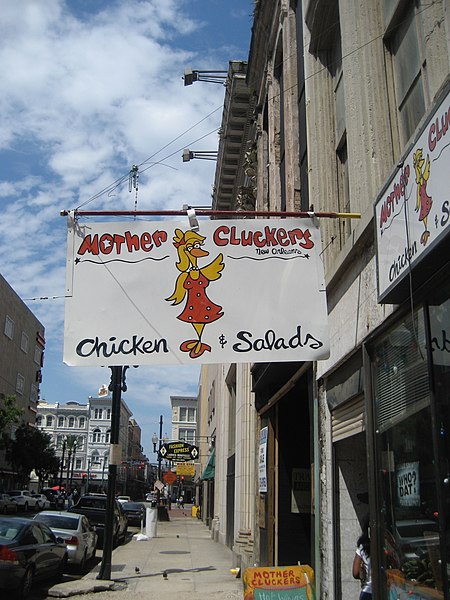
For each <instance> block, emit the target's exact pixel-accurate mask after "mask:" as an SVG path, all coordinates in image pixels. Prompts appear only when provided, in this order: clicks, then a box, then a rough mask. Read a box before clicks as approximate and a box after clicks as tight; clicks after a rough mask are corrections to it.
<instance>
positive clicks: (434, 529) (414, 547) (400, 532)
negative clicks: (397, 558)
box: [396, 519, 439, 560]
mask: <svg viewBox="0 0 450 600" xmlns="http://www.w3.org/2000/svg"><path fill="white" fill-rule="evenodd" d="M396 538H397V540H396V541H397V544H398V546H399V548H400V551H401V553H402V555H403V558H404V559H406V560H417V559H422V558H423V557H424V556H425V555H427V554H428V552H429V550H430V548H437V547H438V546H439V527H438V523H437V521H433V520H431V519H405V520H401V521H397V522H396Z"/></svg>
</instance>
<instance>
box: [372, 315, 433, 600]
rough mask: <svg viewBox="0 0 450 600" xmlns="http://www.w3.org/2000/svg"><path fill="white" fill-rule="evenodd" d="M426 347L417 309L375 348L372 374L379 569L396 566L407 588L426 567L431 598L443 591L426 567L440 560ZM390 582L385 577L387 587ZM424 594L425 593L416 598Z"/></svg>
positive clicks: (425, 579) (421, 317) (430, 568)
mask: <svg viewBox="0 0 450 600" xmlns="http://www.w3.org/2000/svg"><path fill="white" fill-rule="evenodd" d="M426 348H427V343H426V327H425V318H424V310H423V309H422V308H420V309H418V310H417V311H416V312H415V313H414V314H413V315H407V316H406V317H404V319H403V320H402V321H400V322H398V323H397V324H396V325H395V326H394V327H392V328H391V329H390V330H389V331H387V332H386V333H385V334H383V335H382V336H381V337H380V339H379V340H378V341H377V342H376V343H375V345H374V350H373V351H372V374H373V395H374V400H375V419H376V429H377V437H376V440H377V441H376V460H377V464H378V465H379V468H378V470H377V473H379V475H378V478H379V480H378V485H379V491H380V494H381V495H382V497H381V502H382V506H383V507H384V510H382V511H381V512H380V514H379V520H378V522H377V525H379V526H380V534H381V538H380V539H381V540H382V543H383V545H384V547H385V552H383V553H381V558H382V563H383V564H382V567H383V570H384V572H385V573H387V574H390V573H391V571H392V570H395V569H400V568H402V576H403V577H404V578H405V579H406V582H405V583H406V585H407V586H410V585H413V584H414V582H415V580H416V577H417V573H418V572H421V571H420V569H423V568H424V565H426V566H425V569H426V570H425V575H426V577H423V579H421V586H423V587H430V588H433V593H434V591H435V590H436V589H439V590H442V578H441V577H440V575H439V568H437V567H436V568H435V567H434V566H433V565H438V564H440V562H441V557H440V554H439V552H440V547H439V537H438V533H437V520H436V507H437V506H438V502H437V492H438V490H439V483H438V481H437V480H436V470H435V468H434V464H435V457H434V446H433V430H432V416H431V405H430V399H431V390H430V382H429V371H428V364H427V352H426ZM386 540H388V541H389V542H388V544H385V542H386ZM391 540H392V542H391ZM406 565H407V566H406ZM391 581H392V582H393V580H391V578H390V577H389V575H388V581H387V584H388V585H390V583H391ZM396 595H397V594H396ZM420 595H421V596H422V594H420ZM427 596H428V594H426V592H424V594H423V596H422V597H423V598H425V597H427ZM435 597H436V598H443V596H442V595H437V594H436V596H435Z"/></svg>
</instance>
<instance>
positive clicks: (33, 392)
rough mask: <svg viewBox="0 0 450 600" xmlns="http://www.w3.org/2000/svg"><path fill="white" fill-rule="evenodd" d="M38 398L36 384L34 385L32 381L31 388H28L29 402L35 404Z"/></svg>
mask: <svg viewBox="0 0 450 600" xmlns="http://www.w3.org/2000/svg"><path fill="white" fill-rule="evenodd" d="M38 399H39V391H38V388H37V386H36V385H34V383H32V384H31V390H30V402H32V403H33V404H36V403H37V401H38Z"/></svg>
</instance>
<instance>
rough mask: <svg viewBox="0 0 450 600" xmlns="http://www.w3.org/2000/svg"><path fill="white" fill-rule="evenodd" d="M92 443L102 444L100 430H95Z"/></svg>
mask: <svg viewBox="0 0 450 600" xmlns="http://www.w3.org/2000/svg"><path fill="white" fill-rule="evenodd" d="M92 441H93V442H100V441H101V431H100V429H94V431H93V432H92Z"/></svg>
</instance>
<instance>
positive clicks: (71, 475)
mask: <svg viewBox="0 0 450 600" xmlns="http://www.w3.org/2000/svg"><path fill="white" fill-rule="evenodd" d="M76 453H77V443H76V442H75V444H74V445H73V455H72V467H71V469H70V487H69V489H70V490H71V489H72V482H73V472H74V470H75V455H76Z"/></svg>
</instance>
